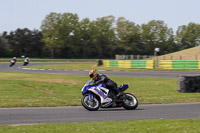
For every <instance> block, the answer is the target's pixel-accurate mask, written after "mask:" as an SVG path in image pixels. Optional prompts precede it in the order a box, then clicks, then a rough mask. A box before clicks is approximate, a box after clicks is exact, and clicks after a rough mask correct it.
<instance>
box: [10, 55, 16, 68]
mask: <svg viewBox="0 0 200 133" xmlns="http://www.w3.org/2000/svg"><path fill="white" fill-rule="evenodd" d="M16 62H17V58H16V57H13V58H12V59H11V60H10V67H12V66H13V65H15V63H16Z"/></svg>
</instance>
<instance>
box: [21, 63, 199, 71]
mask: <svg viewBox="0 0 200 133" xmlns="http://www.w3.org/2000/svg"><path fill="white" fill-rule="evenodd" d="M23 68H36V69H53V70H91V69H97V70H108V71H191V72H200V69H170V70H169V69H159V68H157V69H135V68H118V67H104V66H97V65H96V64H78V65H77V64H64V65H33V66H25V67H23Z"/></svg>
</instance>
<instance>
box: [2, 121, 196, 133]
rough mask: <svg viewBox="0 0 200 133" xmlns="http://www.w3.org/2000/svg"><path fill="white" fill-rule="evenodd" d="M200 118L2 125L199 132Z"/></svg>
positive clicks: (33, 132)
mask: <svg viewBox="0 0 200 133" xmlns="http://www.w3.org/2000/svg"><path fill="white" fill-rule="evenodd" d="M199 123H200V119H169V120H137V121H110V122H80V123H61V124H38V125H18V126H7V125H6V126H0V132H2V133H22V132H23V133H64V132H67V133H90V132H95V133H134V132H135V133H199V132H200V128H199Z"/></svg>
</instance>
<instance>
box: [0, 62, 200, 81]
mask: <svg viewBox="0 0 200 133" xmlns="http://www.w3.org/2000/svg"><path fill="white" fill-rule="evenodd" d="M43 64H44V65H45V64H46V65H49V64H74V63H31V64H30V65H43ZM76 64H82V63H76ZM8 66H9V63H0V71H9V72H24V73H57V74H68V75H85V76H86V75H88V71H87V70H86V71H73V70H67V71H64V70H27V69H25V70H24V69H21V68H19V67H21V66H22V63H17V64H16V65H15V66H13V67H8ZM102 73H104V74H106V75H108V76H122V77H159V78H177V77H179V76H182V75H200V72H186V71H102Z"/></svg>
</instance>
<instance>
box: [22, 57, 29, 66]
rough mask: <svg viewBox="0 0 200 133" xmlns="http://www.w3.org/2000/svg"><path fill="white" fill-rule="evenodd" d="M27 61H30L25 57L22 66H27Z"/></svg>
mask: <svg viewBox="0 0 200 133" xmlns="http://www.w3.org/2000/svg"><path fill="white" fill-rule="evenodd" d="M29 61H30V59H29V57H26V58H25V59H24V64H23V66H26V65H28V64H29Z"/></svg>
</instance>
